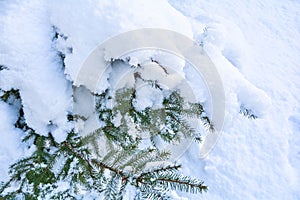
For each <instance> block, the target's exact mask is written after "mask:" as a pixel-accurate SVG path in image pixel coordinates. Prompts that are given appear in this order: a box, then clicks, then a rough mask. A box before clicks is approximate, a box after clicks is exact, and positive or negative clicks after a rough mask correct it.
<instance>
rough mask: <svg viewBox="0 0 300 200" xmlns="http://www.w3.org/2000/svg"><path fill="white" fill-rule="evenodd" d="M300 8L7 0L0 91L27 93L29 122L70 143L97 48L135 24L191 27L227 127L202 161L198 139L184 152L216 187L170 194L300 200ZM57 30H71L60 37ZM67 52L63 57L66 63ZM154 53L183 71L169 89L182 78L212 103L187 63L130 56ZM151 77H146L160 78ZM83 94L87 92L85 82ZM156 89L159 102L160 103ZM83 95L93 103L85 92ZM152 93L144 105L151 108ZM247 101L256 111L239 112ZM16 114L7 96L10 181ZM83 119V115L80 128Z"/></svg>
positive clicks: (20, 150) (0, 155)
mask: <svg viewBox="0 0 300 200" xmlns="http://www.w3.org/2000/svg"><path fill="white" fill-rule="evenodd" d="M299 16H300V3H299V2H297V1H275V0H271V1H264V2H261V1H256V0H254V1H249V2H246V1H243V2H238V1H229V0H228V1H227V0H225V1H222V2H220V1H215V0H211V1H196V0H188V1H184V2H183V1H179V0H169V1H166V0H163V1H159V0H156V1H150V0H149V1H129V0H124V1H109V0H101V1H84V0H78V1H76V3H74V2H73V1H71V0H67V1H63V2H62V1H58V0H55V1H48V2H46V1H38V0H30V1H1V2H0V37H1V41H0V65H4V66H6V67H7V68H8V69H3V70H1V71H0V88H1V89H2V90H10V89H11V88H17V89H19V90H20V95H21V98H22V104H23V106H24V113H25V119H26V122H27V123H28V125H29V126H31V127H32V128H34V129H35V130H36V131H37V132H38V133H40V134H47V133H48V132H49V131H52V132H53V135H54V136H55V138H56V139H57V140H59V141H62V140H63V139H64V138H65V136H66V133H67V131H68V130H69V129H70V127H71V124H70V123H68V122H67V117H66V115H67V114H68V113H69V112H71V111H72V92H73V91H72V82H74V81H75V80H76V78H77V75H78V72H79V70H80V67H81V65H82V64H83V63H84V62H85V59H86V58H87V57H88V55H89V54H90V53H91V51H92V50H94V49H95V48H96V47H97V45H99V44H101V43H102V42H103V41H105V40H108V39H109V38H111V37H113V36H115V35H117V34H119V33H123V32H125V31H129V30H134V29H138V28H164V29H168V30H173V31H176V32H179V33H182V34H184V35H186V36H188V37H190V38H194V39H195V40H196V42H197V43H199V44H201V45H202V46H203V48H204V50H205V51H206V52H207V54H208V55H209V56H210V58H211V60H212V61H213V63H214V65H215V66H216V68H217V70H218V72H219V74H220V76H221V79H222V81H223V86H224V90H225V95H226V110H225V123H224V126H223V130H222V135H221V137H220V138H219V140H218V143H217V144H216V146H215V147H214V149H213V150H212V151H211V152H210V154H209V155H208V156H207V157H205V158H204V159H200V157H199V146H198V145H196V144H194V145H192V146H191V147H190V148H189V149H188V151H187V152H186V153H185V154H184V155H183V156H182V157H181V158H180V160H179V163H182V166H183V169H182V171H183V172H184V174H186V175H191V176H196V177H197V178H200V179H203V180H204V181H205V183H206V184H207V185H208V186H209V190H208V192H207V193H203V194H199V195H196V196H195V195H189V194H185V193H180V192H173V193H172V196H173V198H174V199H300V189H299V188H300V170H299V166H300V114H299V113H300V105H299V102H300V101H299V100H300V97H299V93H300V83H299V78H300V67H299V63H300V57H299V54H300V18H299ZM53 26H55V27H56V28H57V30H58V31H59V32H60V34H63V37H62V36H59V37H58V39H57V40H55V39H53V37H54V34H55V33H54V31H55V30H54V29H53ZM58 51H61V52H63V53H65V54H66V58H65V68H63V66H62V63H61V60H60V57H59V56H58ZM150 58H153V59H154V60H156V61H158V62H159V63H160V64H164V65H168V66H173V68H172V70H175V71H176V69H177V70H178V71H177V73H174V76H173V78H174V81H169V80H170V77H169V79H163V78H162V77H161V80H165V82H166V85H168V84H169V85H168V87H175V86H176V85H172V84H175V83H176V84H177V83H178V82H180V80H181V79H185V80H186V81H187V83H188V84H190V87H191V88H192V90H193V91H198V93H195V98H196V99H198V100H201V102H204V104H205V108H207V109H208V111H209V110H210V109H211V107H210V106H211V105H210V102H209V101H210V97H209V96H208V95H207V88H206V89H203V88H204V87H206V86H205V83H204V82H203V81H202V79H201V77H199V76H197V75H196V74H195V72H194V71H193V69H192V68H191V67H190V66H188V65H185V63H184V61H183V60H182V59H179V58H178V59H177V58H175V59H171V57H168V56H167V55H166V54H165V53H164V52H159V51H148V52H142V51H140V52H134V53H132V54H131V57H130V61H129V64H131V65H134V66H137V65H138V64H145V63H147V62H149V59H150ZM173 58H174V55H173ZM154 64H155V63H154ZM119 67H120V66H119ZM150 69H151V68H150ZM114 70H116V68H115V69H114ZM147 70H149V68H148V69H147ZM123 71H124V70H123V69H119V70H117V71H114V73H113V70H112V69H108V70H107V71H106V74H105V76H104V77H108V76H109V75H111V76H113V79H115V81H112V82H110V83H108V82H106V81H103V82H100V83H99V84H100V85H99V86H100V87H101V86H102V87H103V88H105V87H106V86H108V84H114V83H116V81H118V80H119V79H120V77H119V76H118V75H120V74H121V72H123ZM125 71H126V70H125ZM150 71H151V70H150ZM151 73H153V74H151ZM151 73H148V75H149V77H151V76H153V75H155V73H154V72H153V71H152V72H151ZM131 81H132V80H131ZM145 90H146V87H142V88H141V90H140V93H139V95H140V97H141V96H147V95H149V92H147V91H145ZM80 91H81V92H82V93H88V92H87V90H86V89H85V88H84V87H80V89H79V92H80ZM100 91H101V90H100ZM77 92H78V91H77ZM82 93H81V94H82ZM76 95H77V96H76ZM156 96H157V98H154V96H151V98H153V99H154V100H157V101H159V99H160V98H161V96H159V95H156ZM75 97H76V98H77V99H78V100H79V101H82V102H86V101H88V102H92V97H91V96H89V95H88V94H86V95H83V96H80V93H75ZM151 98H150V96H149V98H148V101H145V104H143V105H141V106H147V105H151V103H153V101H150V100H151ZM141 100H142V98H141ZM241 107H244V108H246V109H249V110H251V111H252V112H253V114H254V115H256V116H257V118H256V119H250V118H248V117H246V116H244V115H243V114H241V113H240V109H241ZM76 109H78V108H76ZM75 112H77V113H79V114H82V115H83V116H89V115H92V114H93V111H92V110H80V109H79V110H76V111H75ZM16 119H17V112H16V111H15V110H14V108H13V107H12V106H9V105H8V104H6V103H4V102H2V101H0V134H1V138H5V140H1V141H0V163H1V164H0V177H1V180H5V179H7V178H8V175H7V171H8V166H9V165H10V164H12V163H13V162H14V161H15V160H17V159H19V158H20V157H22V156H23V155H24V154H25V153H24V148H25V146H24V145H23V146H22V144H21V138H22V136H23V135H22V132H21V131H20V130H18V129H16V128H15V127H14V125H13V124H14V122H15V121H16ZM96 122H97V121H96V120H95V119H93V120H90V121H87V122H86V123H90V124H92V125H93V126H94V125H95V124H96ZM50 124H53V125H54V126H50ZM85 126H88V125H87V124H84V122H82V124H81V126H80V127H77V128H79V129H82V128H84V127H85ZM89 131H90V130H88V131H87V132H89ZM129 194H130V191H129V192H128V193H127V195H129ZM129 196H130V195H129ZM129 196H127V197H128V198H130V197H129ZM91 198H92V197H91Z"/></svg>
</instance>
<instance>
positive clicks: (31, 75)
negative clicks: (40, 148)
mask: <svg viewBox="0 0 300 200" xmlns="http://www.w3.org/2000/svg"><path fill="white" fill-rule="evenodd" d="M47 13H48V9H47V7H46V5H45V3H43V2H40V1H31V2H30V3H27V2H19V3H15V2H11V3H10V4H9V6H7V11H6V14H5V15H4V16H3V17H1V27H3V32H1V38H2V40H1V42H0V43H1V49H2V50H1V52H3V54H2V55H1V57H2V58H3V59H1V62H3V63H5V64H6V65H7V66H9V70H8V71H7V72H5V73H3V74H1V81H0V88H2V89H4V90H9V89H11V88H18V89H19V90H20V94H21V98H22V103H23V109H24V113H25V119H26V122H27V124H28V125H29V126H30V127H32V128H33V129H35V130H36V131H37V132H38V133H40V134H48V132H49V131H50V130H49V129H48V127H49V124H52V123H53V124H55V125H56V126H57V127H59V128H57V129H55V130H52V133H53V135H54V136H55V137H56V139H57V140H58V141H62V140H63V139H65V136H66V131H67V130H68V126H67V117H66V114H67V112H68V111H69V110H70V108H71V107H70V106H71V92H72V90H71V85H70V83H69V82H68V81H67V80H66V79H65V76H64V73H63V71H62V66H61V65H60V61H59V59H58V55H57V51H56V50H55V48H54V47H53V46H52V38H53V36H54V32H53V28H52V26H51V23H50V21H49V16H48V14H47ZM20 27H22V29H20ZM20 30H21V32H20Z"/></svg>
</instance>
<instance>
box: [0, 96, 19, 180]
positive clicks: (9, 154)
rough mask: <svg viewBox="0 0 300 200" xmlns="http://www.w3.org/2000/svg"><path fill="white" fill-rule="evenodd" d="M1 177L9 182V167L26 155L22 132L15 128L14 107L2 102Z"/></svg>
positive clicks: (0, 124) (0, 114)
mask: <svg viewBox="0 0 300 200" xmlns="http://www.w3.org/2000/svg"><path fill="white" fill-rule="evenodd" d="M0 121H1V123H0V134H1V138H2V142H1V145H0V162H1V165H0V177H1V180H8V167H9V166H10V165H11V164H13V163H14V162H16V160H17V159H20V158H21V156H23V155H24V146H23V145H22V143H21V141H22V132H21V131H20V130H18V129H16V128H15V127H14V123H15V122H16V121H17V113H16V111H15V110H14V109H13V107H12V106H9V105H8V104H6V103H4V102H2V101H0Z"/></svg>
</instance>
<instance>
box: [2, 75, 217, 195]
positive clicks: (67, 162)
mask: <svg viewBox="0 0 300 200" xmlns="http://www.w3.org/2000/svg"><path fill="white" fill-rule="evenodd" d="M139 78H141V76H140V77H139ZM141 79H142V78H141ZM143 80H144V79H143ZM144 81H145V82H147V83H149V84H150V85H151V86H153V87H154V88H156V89H158V90H162V88H161V87H160V86H159V84H158V83H157V82H155V81H154V82H153V81H147V80H144ZM1 99H2V100H3V101H5V102H7V103H10V104H12V102H14V101H18V102H19V104H20V106H19V119H18V121H17V122H16V127H17V128H19V129H22V130H23V131H24V132H25V133H26V134H25V137H24V139H23V141H24V142H26V143H28V144H29V145H30V146H33V147H34V151H33V152H32V154H31V155H30V156H28V157H26V158H23V159H21V160H19V161H17V162H16V163H15V164H13V165H11V166H10V171H9V173H10V179H9V180H8V181H7V182H6V183H1V185H0V199H80V198H84V196H85V195H86V194H88V193H89V194H101V195H103V198H104V199H120V200H121V199H123V196H124V194H125V193H126V188H127V187H129V186H131V187H133V188H135V190H136V194H135V197H134V199H136V200H138V199H168V192H169V191H170V190H178V191H183V192H189V193H201V192H203V191H206V190H207V186H205V185H204V183H203V182H202V181H199V180H197V179H194V178H191V177H188V176H184V175H183V174H182V173H181V172H180V171H179V169H180V165H177V164H171V163H170V162H166V161H168V158H169V156H170V152H167V151H164V150H161V149H158V148H157V145H156V142H155V138H157V137H158V138H160V139H161V140H162V141H164V142H166V143H172V144H176V143H178V142H179V141H180V140H181V139H183V138H195V140H196V141H199V140H200V137H199V133H196V130H195V129H194V128H192V126H191V125H190V123H189V119H190V118H193V117H196V118H198V119H200V120H201V121H202V122H203V124H204V125H205V126H207V128H208V129H209V130H213V126H212V123H211V122H210V119H209V118H208V117H207V116H206V115H205V112H204V109H203V107H202V105H201V104H200V103H190V102H186V101H185V100H184V98H183V97H181V96H180V93H179V91H169V95H167V96H166V97H165V98H164V99H163V102H162V105H161V107H160V108H155V109H154V108H151V107H147V108H145V109H144V110H138V109H136V108H135V102H136V89H135V88H122V89H119V90H117V91H116V92H115V94H112V91H110V90H106V91H105V92H103V93H102V94H100V95H98V96H97V105H96V110H97V112H98V115H99V120H100V121H101V122H102V126H101V127H100V128H99V129H97V130H95V131H94V132H92V133H90V134H89V135H87V136H85V137H82V136H80V135H78V133H76V132H74V131H73V130H72V131H71V132H69V133H68V137H67V138H66V140H65V141H63V142H60V143H59V142H57V141H55V138H54V137H53V136H52V134H51V133H48V135H47V136H45V135H40V134H38V133H36V132H35V131H34V130H33V129H32V128H30V127H29V126H28V125H27V124H26V122H25V119H24V113H23V109H22V104H21V97H20V93H19V91H18V90H11V91H4V93H3V95H2V96H1ZM67 117H68V119H69V121H73V120H74V116H72V115H71V114H69V115H68V116H67ZM116 120H119V121H120V123H115V121H116ZM132 131H134V132H135V134H134V135H132V134H130V132H132ZM143 133H147V134H149V136H150V140H151V144H152V145H151V146H149V147H147V148H141V147H140V144H141V142H142V137H141V135H142V134H143ZM100 140H102V141H105V145H102V146H99V144H100ZM103 148H105V153H103V151H100V150H103ZM155 163H156V164H155Z"/></svg>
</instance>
